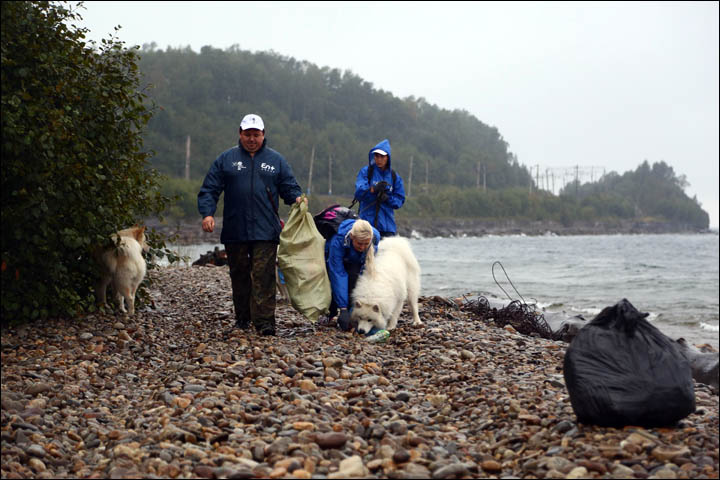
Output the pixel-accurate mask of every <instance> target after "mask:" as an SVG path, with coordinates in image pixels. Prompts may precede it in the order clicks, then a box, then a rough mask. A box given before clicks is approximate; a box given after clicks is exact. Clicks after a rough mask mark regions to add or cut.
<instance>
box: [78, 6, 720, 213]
mask: <svg viewBox="0 0 720 480" xmlns="http://www.w3.org/2000/svg"><path fill="white" fill-rule="evenodd" d="M73 3H74V2H73ZM80 13H81V15H82V16H83V21H82V22H80V23H79V25H80V26H83V27H87V28H89V29H90V32H89V34H88V39H91V40H96V41H99V40H100V39H102V38H108V36H109V35H110V34H112V33H113V28H114V27H115V26H117V25H120V26H121V27H122V28H121V29H120V30H119V33H118V38H119V39H120V40H122V41H124V42H125V43H126V46H132V45H142V44H144V43H150V42H156V43H157V45H158V48H160V49H165V48H166V47H168V46H170V47H173V48H176V47H187V46H190V47H191V48H192V49H193V50H194V51H196V52H199V51H200V48H201V47H203V46H205V45H212V46H213V47H216V48H222V49H225V48H227V47H229V46H231V45H233V44H237V45H239V47H240V48H241V49H243V50H250V51H253V52H256V51H266V50H274V51H275V52H277V53H279V54H282V55H285V56H289V57H295V58H296V59H297V60H307V61H309V62H312V63H315V64H317V65H318V66H320V67H323V66H329V67H332V68H339V69H341V70H351V71H352V72H354V73H355V74H357V75H359V76H360V77H362V78H363V79H365V80H367V81H369V82H371V83H372V84H373V86H374V87H375V88H378V89H383V90H386V91H389V92H391V93H392V94H393V95H395V96H396V97H400V98H405V97H408V96H410V95H413V96H415V97H424V98H425V99H426V100H427V101H428V102H429V103H431V104H435V105H437V106H438V107H441V108H446V109H450V110H452V109H462V110H467V111H468V112H470V113H471V114H473V115H474V116H475V117H477V118H478V119H479V120H481V121H482V122H484V123H486V124H488V125H492V126H495V127H497V128H498V130H499V131H500V133H501V134H502V136H503V138H504V139H505V141H506V142H508V144H509V148H510V151H512V152H513V153H515V154H516V155H517V156H518V160H519V161H520V163H522V164H524V165H527V166H530V167H532V169H533V172H537V171H538V169H537V167H536V166H537V165H539V171H540V173H541V174H543V173H544V172H546V171H548V172H552V173H554V174H555V175H556V178H557V179H559V177H560V176H561V175H563V172H570V171H571V170H572V169H574V167H575V166H576V165H579V166H580V169H582V171H584V174H585V176H586V180H590V177H589V175H590V174H591V173H592V175H594V178H595V179H597V176H598V175H599V174H601V173H602V170H603V169H605V170H606V171H608V172H609V171H611V170H614V171H616V172H618V173H624V172H626V171H628V170H634V169H636V168H637V167H638V165H639V164H640V163H641V162H642V161H643V160H646V159H647V160H648V161H649V162H650V163H651V164H652V163H653V162H658V161H661V160H663V161H665V162H666V163H667V164H669V165H671V166H672V167H673V168H674V170H675V172H676V174H678V175H686V176H687V180H688V182H689V183H690V186H689V187H688V188H687V189H686V192H687V193H688V194H689V195H690V196H693V195H697V197H698V199H699V200H700V202H701V203H702V205H703V208H705V210H706V211H708V213H709V214H710V225H711V226H712V227H718V197H720V194H719V189H718V178H719V176H720V175H719V174H718V160H719V153H718V143H719V140H718V130H719V128H718V117H719V116H720V114H719V111H718V105H719V100H718V90H719V89H720V86H719V82H718V70H719V62H720V53H719V52H718V44H719V43H720V38H719V34H718V3H717V2H638V3H633V2H609V3H604V2H600V3H596V2H587V3H586V2H582V3H574V2H561V3H554V2H540V3H537V2H530V3H525V2H518V3H512V2H498V3H492V2H482V3H468V2H457V3H455V2H442V3H441V2H418V3H410V2H397V3H395V2H390V3H387V2H287V3H286V2H105V1H103V2H95V1H89V2H85V9H81V10H80ZM244 113H246V112H238V119H239V118H240V117H241V115H243V114H244ZM266 121H267V122H268V123H269V124H271V122H272V119H266ZM391 141H394V142H401V141H402V139H391ZM591 167H593V168H591ZM548 169H549V170H548ZM558 183H559V180H558ZM557 187H558V185H557V184H556V189H557Z"/></svg>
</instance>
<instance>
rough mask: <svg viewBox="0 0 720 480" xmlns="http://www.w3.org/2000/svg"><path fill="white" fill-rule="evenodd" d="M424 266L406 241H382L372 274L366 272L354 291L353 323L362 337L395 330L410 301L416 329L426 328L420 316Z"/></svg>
mask: <svg viewBox="0 0 720 480" xmlns="http://www.w3.org/2000/svg"><path fill="white" fill-rule="evenodd" d="M419 294H420V264H418V261H417V259H416V258H415V255H414V254H413V252H412V249H411V248H410V242H408V240H407V239H406V238H403V237H389V238H386V239H383V240H380V243H379V244H378V251H377V254H376V255H375V261H374V266H373V268H372V271H367V270H366V271H365V272H364V273H363V274H362V275H361V276H360V277H359V278H358V280H357V284H356V285H355V290H354V291H353V300H354V303H353V311H352V321H353V323H354V322H357V331H358V333H360V334H365V333H368V332H369V331H370V330H371V329H372V327H375V328H377V329H379V330H383V329H385V330H394V329H395V327H396V326H397V321H398V317H400V313H401V312H402V307H403V303H404V302H405V301H407V303H408V305H409V306H410V312H411V313H412V317H413V326H418V325H422V321H421V320H420V316H419V314H418V295H419Z"/></svg>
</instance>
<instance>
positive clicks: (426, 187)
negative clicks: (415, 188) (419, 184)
mask: <svg viewBox="0 0 720 480" xmlns="http://www.w3.org/2000/svg"><path fill="white" fill-rule="evenodd" d="M428 166H429V160H425V193H427V190H428Z"/></svg>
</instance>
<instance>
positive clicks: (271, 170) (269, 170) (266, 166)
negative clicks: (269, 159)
mask: <svg viewBox="0 0 720 480" xmlns="http://www.w3.org/2000/svg"><path fill="white" fill-rule="evenodd" d="M260 170H262V171H263V172H265V173H270V174H274V173H275V167H273V166H272V165H270V164H269V163H265V162H263V163H261V164H260Z"/></svg>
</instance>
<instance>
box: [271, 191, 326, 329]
mask: <svg viewBox="0 0 720 480" xmlns="http://www.w3.org/2000/svg"><path fill="white" fill-rule="evenodd" d="M277 256H278V266H279V267H280V270H282V273H283V276H284V277H285V283H286V284H287V289H288V293H289V294H290V302H291V303H292V306H293V307H295V310H297V311H298V312H300V313H302V314H303V315H304V316H305V317H306V318H307V319H308V320H310V321H311V322H313V323H315V322H317V321H318V317H319V316H320V315H321V314H323V313H327V312H328V310H329V307H330V295H331V289H330V279H329V278H328V275H327V271H326V270H325V239H324V238H323V236H322V235H320V232H318V230H317V227H315V221H314V220H313V217H312V214H311V213H310V212H308V206H307V204H306V203H305V202H304V201H303V202H300V203H296V204H294V205H293V206H292V208H291V209H290V217H289V218H288V221H287V223H286V224H285V227H284V228H283V230H282V232H281V233H280V246H279V247H278V255H277Z"/></svg>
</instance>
